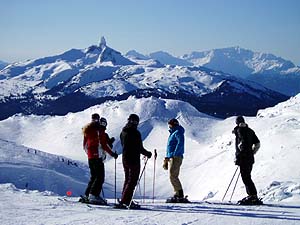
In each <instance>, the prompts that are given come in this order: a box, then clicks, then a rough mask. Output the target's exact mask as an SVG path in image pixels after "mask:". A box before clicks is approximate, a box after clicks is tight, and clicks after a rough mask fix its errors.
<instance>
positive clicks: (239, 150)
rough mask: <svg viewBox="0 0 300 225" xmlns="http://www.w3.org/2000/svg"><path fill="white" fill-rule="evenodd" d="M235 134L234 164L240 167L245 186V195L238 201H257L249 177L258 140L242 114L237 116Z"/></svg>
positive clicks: (254, 188) (253, 186)
mask: <svg viewBox="0 0 300 225" xmlns="http://www.w3.org/2000/svg"><path fill="white" fill-rule="evenodd" d="M233 133H234V134H235V149H236V152H235V164H236V165H238V166H239V167H240V172H241V177H242V180H243V182H244V184H245V187H246V192H247V194H248V196H247V197H245V198H244V199H242V200H241V201H239V203H240V204H243V203H245V204H246V203H253V204H254V203H256V202H258V201H259V200H258V198H257V190H256V187H255V185H254V183H253V181H252V179H251V171H252V167H253V164H254V154H255V153H256V152H257V151H258V149H259V148H260V141H259V139H258V138H257V136H256V134H255V132H254V131H253V130H252V129H251V128H249V127H248V125H247V124H246V123H245V120H244V118H243V117H242V116H237V118H236V127H235V128H234V130H233Z"/></svg>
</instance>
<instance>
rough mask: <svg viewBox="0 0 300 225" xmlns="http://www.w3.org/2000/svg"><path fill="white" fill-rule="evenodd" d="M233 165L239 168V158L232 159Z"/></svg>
mask: <svg viewBox="0 0 300 225" xmlns="http://www.w3.org/2000/svg"><path fill="white" fill-rule="evenodd" d="M234 164H235V165H237V166H239V165H240V157H239V156H238V155H237V156H235V159H234Z"/></svg>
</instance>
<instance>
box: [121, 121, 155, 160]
mask: <svg viewBox="0 0 300 225" xmlns="http://www.w3.org/2000/svg"><path fill="white" fill-rule="evenodd" d="M120 140H121V145H122V147H123V156H122V157H123V162H125V163H126V164H129V165H139V164H140V154H143V155H148V153H149V152H148V151H147V150H146V149H144V147H143V143H142V137H141V133H140V132H139V131H138V130H137V126H136V125H134V124H126V126H125V127H124V128H123V129H122V132H121V134H120Z"/></svg>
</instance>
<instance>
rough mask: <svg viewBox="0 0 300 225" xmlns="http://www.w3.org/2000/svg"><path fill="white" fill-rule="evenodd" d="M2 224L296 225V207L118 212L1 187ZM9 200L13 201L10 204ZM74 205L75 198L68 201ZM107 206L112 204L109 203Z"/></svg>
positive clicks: (198, 206) (155, 207)
mask: <svg viewBox="0 0 300 225" xmlns="http://www.w3.org/2000/svg"><path fill="white" fill-rule="evenodd" d="M0 194H1V201H3V202H5V204H1V205H0V210H1V215H2V217H1V223H2V224H14V225H16V224H74V225H75V224H100V223H101V224H108V225H109V224H112V225H119V224H215V225H224V224H243V225H250V224H251V225H261V224H272V225H287V224H288V225H294V224H299V220H300V218H299V216H300V208H299V206H298V205H285V204H282V205H280V207H276V206H248V207H247V206H235V205H219V204H207V203H203V202H199V203H194V204H177V205H175V204H165V203H162V202H161V201H160V202H159V201H156V202H155V203H152V202H150V201H147V202H146V203H143V206H144V208H145V209H146V210H118V209H112V208H109V207H106V206H87V205H85V204H81V203H76V202H74V203H72V202H64V201H60V200H58V197H57V196H54V195H53V194H52V193H49V192H37V191H28V190H24V189H16V188H15V187H14V186H13V185H11V184H1V185H0ZM12 199H14V200H13V201H12ZM68 199H69V200H70V201H76V200H77V199H76V198H68ZM109 202H110V203H113V202H114V201H113V200H112V199H109Z"/></svg>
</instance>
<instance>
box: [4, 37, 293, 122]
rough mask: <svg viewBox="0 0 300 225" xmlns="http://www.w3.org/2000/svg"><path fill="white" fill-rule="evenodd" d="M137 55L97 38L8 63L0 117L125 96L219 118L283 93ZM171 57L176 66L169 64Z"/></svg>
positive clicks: (71, 108)
mask: <svg viewBox="0 0 300 225" xmlns="http://www.w3.org/2000/svg"><path fill="white" fill-rule="evenodd" d="M134 52H135V51H131V53H134ZM137 55H138V54H137V53H136V52H135V56H134V57H133V55H128V54H127V55H126V56H123V55H122V54H121V53H120V52H118V51H116V50H114V49H113V48H110V47H109V46H107V44H106V40H105V39H104V38H101V41H100V43H99V44H98V45H92V46H90V47H88V48H86V49H71V50H68V51H66V52H64V53H62V54H59V55H56V56H50V57H44V58H40V59H35V60H27V61H24V62H17V63H14V64H10V65H8V66H6V67H5V68H4V69H2V70H0V79H1V80H0V87H1V89H0V108H1V117H0V119H5V118H7V117H9V116H11V115H14V114H15V113H24V114H42V115H64V114H67V113H68V112H77V111H81V110H83V109H85V108H87V107H89V106H92V105H95V104H99V103H103V102H105V101H107V100H124V99H127V98H128V97H129V96H136V97H138V98H140V97H148V96H155V97H162V98H168V99H178V100H183V101H186V102H189V103H190V104H192V105H193V106H194V107H196V108H197V109H198V110H199V111H200V112H204V113H207V114H210V115H213V116H216V117H221V118H225V117H228V116H231V115H237V114H243V115H255V114H256V112H257V110H259V109H261V108H266V107H269V106H273V105H275V104H277V103H278V102H281V101H284V100H286V99H287V98H288V96H286V95H284V94H281V93H278V92H276V91H274V90H271V89H268V88H265V87H264V86H261V85H259V84H257V83H255V82H252V81H249V80H245V79H243V78H241V77H237V76H233V75H231V74H229V73H225V72H222V71H219V70H214V69H209V68H207V67H203V66H199V65H194V66H191V62H190V63H188V64H186V65H182V64H180V63H183V62H184V61H185V60H186V58H189V57H188V56H185V59H184V58H182V59H178V60H174V57H173V58H172V57H171V59H170V60H169V61H168V63H167V64H165V62H164V61H163V58H164V57H165V56H170V55H169V54H168V53H163V54H161V53H153V54H150V56H149V57H146V56H145V57H142V56H141V55H138V57H137ZM154 56H155V57H156V58H155V59H153V58H151V57H154ZM158 56H160V57H158ZM190 58H191V56H190ZM172 61H175V62H176V63H178V64H180V65H170V64H171V62H172ZM205 66H206V65H205ZM284 68H287V66H286V67H284Z"/></svg>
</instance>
